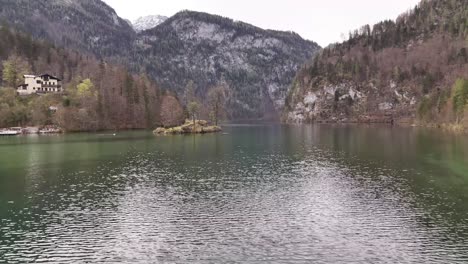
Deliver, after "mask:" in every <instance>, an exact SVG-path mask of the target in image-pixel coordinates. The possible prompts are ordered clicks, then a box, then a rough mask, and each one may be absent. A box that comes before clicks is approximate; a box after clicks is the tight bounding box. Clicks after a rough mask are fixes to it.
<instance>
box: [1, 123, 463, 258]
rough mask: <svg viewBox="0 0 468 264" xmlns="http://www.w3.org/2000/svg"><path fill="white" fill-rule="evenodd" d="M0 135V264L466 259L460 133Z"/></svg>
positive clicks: (244, 129) (377, 129) (293, 129)
mask: <svg viewBox="0 0 468 264" xmlns="http://www.w3.org/2000/svg"><path fill="white" fill-rule="evenodd" d="M225 132H227V133H228V134H216V135H214V134H213V135H188V136H168V137H155V136H153V135H152V134H151V132H142V131H139V132H124V133H118V134H117V136H113V135H99V134H71V135H60V136H30V137H11V138H0V263H28V262H43V263H103V262H104V263H105V262H109V263H167V262H168V263H467V262H468V137H466V136H455V135H453V134H445V133H443V132H440V131H437V130H425V129H416V128H396V127H393V128H392V127H385V126H382V127H381V126H275V125H259V126H230V127H227V128H225Z"/></svg>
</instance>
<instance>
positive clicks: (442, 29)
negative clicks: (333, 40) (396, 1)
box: [287, 0, 468, 124]
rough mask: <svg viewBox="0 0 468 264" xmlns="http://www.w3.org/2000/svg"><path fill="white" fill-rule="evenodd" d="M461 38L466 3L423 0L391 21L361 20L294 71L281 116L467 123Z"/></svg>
mask: <svg viewBox="0 0 468 264" xmlns="http://www.w3.org/2000/svg"><path fill="white" fill-rule="evenodd" d="M467 37H468V2H467V1H465V0H437V1H434V0H424V1H421V3H420V4H419V5H418V6H416V7H415V8H414V9H412V10H410V11H408V12H407V13H405V14H402V15H400V16H399V17H398V18H397V19H396V21H391V20H387V21H383V22H381V23H378V24H376V25H374V26H373V27H371V26H369V25H365V26H363V27H362V28H360V29H359V30H355V31H353V32H351V33H350V34H349V39H348V40H347V41H345V42H343V43H340V44H335V45H331V46H329V47H327V48H325V49H324V50H322V51H321V53H320V54H319V55H318V56H317V57H315V58H314V59H313V60H312V61H311V62H310V63H309V64H308V65H306V66H305V67H304V68H303V69H302V70H301V71H300V72H299V73H298V74H297V76H296V79H295V81H294V84H293V87H292V90H291V93H290V95H289V97H288V102H287V105H288V113H289V114H288V117H287V118H288V119H289V120H292V121H324V120H332V121H339V120H345V121H346V120H347V121H349V120H354V121H356V120H359V119H364V120H373V119H374V120H377V121H378V120H379V119H380V121H384V120H383V119H385V118H386V117H387V120H401V121H404V120H418V121H420V122H426V123H439V124H440V123H460V122H466V120H465V121H463V120H464V119H463V113H464V112H465V111H466V107H465V106H466V104H467V103H468V102H467V99H468V88H466V86H467V85H466V82H467V81H466V80H465V79H466V78H468V54H467V48H468V42H467ZM388 117H391V118H388Z"/></svg>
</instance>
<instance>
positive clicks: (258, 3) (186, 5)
mask: <svg viewBox="0 0 468 264" xmlns="http://www.w3.org/2000/svg"><path fill="white" fill-rule="evenodd" d="M104 1H105V2H107V3H108V4H109V5H110V6H112V7H113V8H114V9H115V10H116V11H117V13H118V14H119V15H120V16H121V17H123V18H127V19H130V20H135V19H136V18H138V17H140V16H146V15H164V16H172V15H174V14H175V13H177V12H178V11H181V10H185V9H188V10H195V11H202V12H207V13H211V14H217V15H222V16H226V17H230V18H232V19H235V20H240V21H244V22H247V23H250V24H253V25H255V26H258V27H261V28H265V29H277V30H291V31H295V32H297V33H299V34H300V35H301V36H302V37H304V38H306V39H310V40H313V41H316V42H317V43H319V44H320V45H321V46H327V45H328V44H330V43H333V42H337V41H341V36H342V34H343V33H344V34H347V33H348V32H349V31H350V30H353V29H357V28H359V27H360V26H362V25H365V24H371V25H372V24H374V23H376V22H379V21H381V20H384V19H395V18H396V17H397V16H398V15H399V14H400V13H402V12H405V11H407V10H409V9H410V8H413V7H414V6H415V5H416V4H417V3H418V2H419V0H391V1H389V0H104Z"/></svg>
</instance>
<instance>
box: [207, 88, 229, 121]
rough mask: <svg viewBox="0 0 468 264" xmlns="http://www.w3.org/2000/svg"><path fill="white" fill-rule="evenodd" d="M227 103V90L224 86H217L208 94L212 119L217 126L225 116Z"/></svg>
mask: <svg viewBox="0 0 468 264" xmlns="http://www.w3.org/2000/svg"><path fill="white" fill-rule="evenodd" d="M225 101H226V88H225V86H224V85H220V86H215V87H213V88H212V89H211V90H210V91H209V92H208V105H209V108H210V117H211V120H212V121H213V123H214V124H215V126H217V125H218V121H219V119H220V118H222V117H223V115H224V105H225Z"/></svg>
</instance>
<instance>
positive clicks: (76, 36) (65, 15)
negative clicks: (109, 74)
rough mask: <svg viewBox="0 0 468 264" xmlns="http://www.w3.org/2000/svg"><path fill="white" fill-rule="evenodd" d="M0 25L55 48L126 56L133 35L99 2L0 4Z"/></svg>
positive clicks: (17, 0)
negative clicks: (22, 32)
mask: <svg viewBox="0 0 468 264" xmlns="http://www.w3.org/2000/svg"><path fill="white" fill-rule="evenodd" d="M0 21H2V22H3V23H7V24H8V25H9V26H11V27H15V28H17V29H19V30H22V31H24V32H27V33H29V34H31V35H32V36H33V37H35V38H43V39H47V40H49V41H50V42H51V43H54V44H56V45H60V46H65V47H69V48H75V49H80V50H85V51H90V52H92V53H94V54H95V55H98V56H103V57H113V56H116V55H118V56H127V54H128V52H129V51H130V50H131V45H132V43H133V40H134V39H135V37H136V33H135V31H134V30H133V29H132V27H131V26H130V25H129V24H128V23H127V22H126V21H125V20H123V19H121V18H120V17H118V16H117V14H116V13H115V11H114V10H113V9H112V8H110V7H109V6H108V5H106V4H105V3H104V2H102V1H99V0H40V1H32V0H0Z"/></svg>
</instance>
